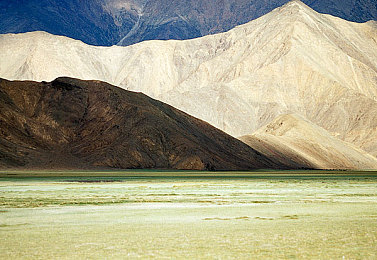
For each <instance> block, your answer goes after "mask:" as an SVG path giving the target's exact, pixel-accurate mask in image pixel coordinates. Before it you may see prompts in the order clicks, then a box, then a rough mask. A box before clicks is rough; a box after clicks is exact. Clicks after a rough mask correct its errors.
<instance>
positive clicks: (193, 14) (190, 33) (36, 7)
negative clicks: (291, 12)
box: [0, 0, 377, 46]
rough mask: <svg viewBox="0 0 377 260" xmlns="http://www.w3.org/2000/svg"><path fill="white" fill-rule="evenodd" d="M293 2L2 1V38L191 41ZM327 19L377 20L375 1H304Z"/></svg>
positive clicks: (92, 41) (101, 42)
mask: <svg viewBox="0 0 377 260" xmlns="http://www.w3.org/2000/svg"><path fill="white" fill-rule="evenodd" d="M287 2H288V0H270V1H266V0H254V1H247V0H225V1H224V0H210V1H204V0H185V1H181V0H171V1H167V0H87V1H81V0H61V1H54V0H1V1H0V33H22V32H30V31H46V32H49V33H52V34H56V35H63V36H68V37H70V38H74V39H78V40H82V41H83V42H85V43H87V44H92V45H104V46H110V45H115V44H119V45H130V44H133V43H137V42H141V41H145V40H154V39H191V38H196V37H200V36H204V35H208V34H214V33H219V32H224V31H227V30H230V29H232V28H234V27H235V26H237V25H240V24H244V23H247V22H249V21H251V20H254V19H256V18H258V17H260V16H262V15H264V14H267V13H268V12H270V11H272V10H273V9H275V8H277V7H279V6H282V5H284V4H285V3H287ZM304 2H305V3H306V4H308V5H309V6H310V7H312V8H313V9H314V10H317V11H319V12H322V13H327V14H331V15H334V16H338V17H341V18H343V19H346V20H349V21H355V22H365V21H368V20H377V4H376V1H375V0H363V1H360V0H304Z"/></svg>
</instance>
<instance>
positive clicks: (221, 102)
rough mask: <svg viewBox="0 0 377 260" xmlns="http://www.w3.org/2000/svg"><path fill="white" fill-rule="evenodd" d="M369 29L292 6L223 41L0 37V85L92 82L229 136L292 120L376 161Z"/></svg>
mask: <svg viewBox="0 0 377 260" xmlns="http://www.w3.org/2000/svg"><path fill="white" fill-rule="evenodd" d="M376 49H377V26H376V23H375V22H367V23H363V24H359V23H353V22H347V21H344V20H342V19H339V18H336V17H333V16H329V15H324V14H319V13H317V12H315V11H313V10H312V9H310V8H309V7H308V6H306V5H304V4H303V3H301V2H299V1H293V2H290V3H288V4H286V5H285V6H283V7H281V8H278V9H275V10H274V11H273V12H270V13H269V14H267V15H265V16H263V17H261V18H258V19H256V20H254V21H252V22H250V23H247V24H245V25H242V26H239V27H236V28H234V29H232V30H230V31H229V32H225V33H221V34H216V35H210V36H206V37H201V38H198V39H193V40H186V41H172V40H171V41H147V42H143V43H139V44H135V45H132V46H128V47H117V46H113V47H95V46H89V45H86V44H84V43H82V42H80V41H77V40H72V39H69V38H66V37H61V36H54V35H51V34H48V33H44V32H33V33H25V34H6V35H1V36H0V65H1V66H0V77H3V78H6V79H10V80H37V81H42V80H45V81H51V80H54V79H55V78H57V77H60V76H69V77H74V78H80V79H89V80H90V79H96V80H102V81H106V82H109V83H111V84H114V85H117V86H120V87H123V88H125V89H127V90H134V91H141V92H143V93H145V94H147V95H149V96H151V97H152V98H156V99H158V100H161V101H163V102H166V103H168V104H170V105H172V106H174V107H177V108H178V109H181V110H183V111H185V112H187V113H189V114H191V115H193V116H195V117H198V118H200V119H202V120H204V121H207V122H209V123H210V124H212V125H214V126H215V127H217V128H220V129H221V130H223V131H225V132H227V133H229V134H231V135H233V136H235V137H239V136H244V135H249V134H252V133H253V132H254V131H256V130H257V129H259V128H260V127H262V126H264V125H266V124H268V123H269V122H271V121H272V120H273V119H275V118H276V117H278V116H279V115H280V114H285V113H297V114H299V115H301V116H303V117H304V118H306V119H308V120H309V121H311V122H313V123H314V124H316V125H318V126H320V127H322V128H324V129H326V130H327V131H329V132H330V133H331V134H333V135H334V136H337V137H338V138H340V139H342V140H344V141H347V142H350V143H353V144H355V145H357V146H359V147H361V148H363V149H364V150H366V151H367V152H369V153H372V154H374V155H377V131H376V129H377V52H376Z"/></svg>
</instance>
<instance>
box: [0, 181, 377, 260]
mask: <svg viewBox="0 0 377 260" xmlns="http://www.w3.org/2000/svg"><path fill="white" fill-rule="evenodd" d="M376 184H377V178H376V176H375V175H373V174H371V175H368V174H364V175H353V176H352V175H346V176H334V175H316V176H314V175H312V176H308V175H294V176H279V175H272V176H271V175H266V176H261V175H259V176H237V177H221V176H216V177H211V178H209V177H179V176H170V177H162V176H160V177H146V176H143V177H59V178H56V177H55V178H52V177H51V178H16V179H15V178H2V179H0V220H1V221H0V234H1V236H2V237H3V238H4V239H3V240H2V242H0V258H4V259H5V258H9V257H12V258H18V257H25V256H28V257H36V258H40V257H41V258H51V257H61V258H72V257H74V256H75V257H77V256H78V257H95V258H102V257H118V258H123V257H130V258H137V257H143V258H145V257H147V258H148V257H149V258H163V257H175V258H198V257H200V258H219V257H220V258H250V257H263V258H266V257H267V258H303V257H306V258H343V256H344V257H345V258H367V259H368V258H370V259H373V258H376V252H377V247H376V243H375V241H377V231H376V226H377V189H376V188H377V185H376ZM31 248H33V249H34V250H32V251H30V249H31ZM93 250H95V253H93Z"/></svg>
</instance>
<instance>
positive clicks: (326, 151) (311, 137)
mask: <svg viewBox="0 0 377 260" xmlns="http://www.w3.org/2000/svg"><path fill="white" fill-rule="evenodd" d="M240 139H241V140H242V141H244V142H245V143H247V144H248V145H250V146H251V147H253V148H254V149H256V150H257V151H259V152H260V153H262V154H264V155H266V156H268V157H273V158H274V159H275V160H278V161H280V162H284V163H285V164H289V165H290V166H291V167H293V168H294V167H296V168H297V167H306V168H314V169H377V158H376V157H374V156H372V155H370V154H367V153H366V152H365V151H363V150H361V149H359V148H357V147H355V146H354V145H352V144H350V143H346V142H343V141H341V140H339V139H337V138H335V137H334V136H332V135H331V134H330V133H329V132H327V131H326V130H325V129H323V128H321V127H319V126H316V125H315V124H313V123H311V122H309V121H308V120H306V119H304V118H302V117H301V116H299V115H295V114H285V115H280V116H279V117H278V118H276V119H275V120H273V121H272V122H270V123H269V124H267V125H266V126H263V127H262V128H260V129H258V130H257V131H256V132H255V133H254V134H253V135H248V136H243V137H241V138H240Z"/></svg>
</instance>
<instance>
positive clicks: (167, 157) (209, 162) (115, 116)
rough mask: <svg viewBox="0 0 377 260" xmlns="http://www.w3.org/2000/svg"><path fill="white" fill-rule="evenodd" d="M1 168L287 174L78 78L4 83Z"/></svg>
mask: <svg viewBox="0 0 377 260" xmlns="http://www.w3.org/2000/svg"><path fill="white" fill-rule="evenodd" d="M0 167H2V168H4V167H5V168H7V167H24V168H39V169H53V168H58V169H60V168H61V169H67V168H68V169H69V168H73V169H74V168H95V167H102V168H106V167H111V168H152V169H196V170H221V169H222V170H247V169H253V168H276V167H279V168H280V167H283V168H285V166H284V165H281V164H275V163H274V162H273V161H272V160H270V159H268V158H267V157H265V156H263V155H261V154H259V153H258V152H256V151H255V150H253V149H251V148H250V147H249V146H247V145H245V144H244V143H242V142H241V141H239V140H237V139H235V138H233V137H231V136H229V135H227V134H225V133H224V132H222V131H220V130H218V129H216V128H214V127H212V126H211V125H209V124H208V123H206V122H203V121H201V120H198V119H196V118H194V117H192V116H189V115H187V114H186V113H183V112H181V111H179V110H177V109H174V108H173V107H171V106H169V105H166V104H164V103H162V102H159V101H157V100H154V99H151V98H149V97H148V96H146V95H144V94H142V93H135V92H130V91H126V90H123V89H120V88H117V87H114V86H112V85H109V84H107V83H104V82H100V81H81V80H77V79H71V78H58V79H56V80H54V81H52V82H50V83H47V82H42V83H38V82H32V81H7V80H4V79H2V80H0Z"/></svg>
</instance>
